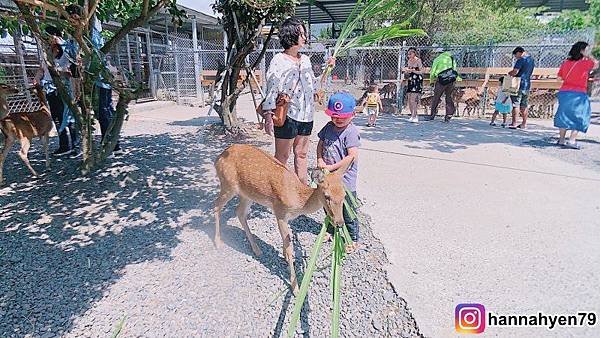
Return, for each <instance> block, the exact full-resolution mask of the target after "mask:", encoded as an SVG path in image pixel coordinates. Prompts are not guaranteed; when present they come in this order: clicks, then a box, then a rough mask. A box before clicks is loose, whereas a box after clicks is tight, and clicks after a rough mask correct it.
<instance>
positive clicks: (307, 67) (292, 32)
mask: <svg viewBox="0 0 600 338" xmlns="http://www.w3.org/2000/svg"><path fill="white" fill-rule="evenodd" d="M306 34H307V33H306V27H305V26H304V23H303V22H302V21H300V20H299V19H297V18H289V19H287V20H285V21H284V22H283V24H282V25H281V28H280V29H279V42H280V43H281V46H282V47H283V49H284V51H283V52H282V53H278V54H276V55H275V56H273V59H272V60H271V64H270V65H269V70H268V71H267V93H266V97H265V101H264V102H263V106H262V107H263V112H264V113H265V117H266V123H267V124H272V117H273V116H272V115H273V111H274V110H275V107H276V100H277V95H279V93H285V94H287V95H289V97H290V98H291V100H290V102H289V106H288V107H289V108H288V112H287V116H286V119H285V123H284V124H283V126H281V127H274V134H275V158H277V159H278V160H279V161H280V162H281V163H283V164H287V161H288V158H289V156H290V152H291V151H292V149H293V151H294V168H295V171H296V175H298V178H300V180H301V181H302V182H304V183H308V173H307V159H306V155H307V152H308V145H309V143H310V134H311V133H312V129H313V116H314V113H315V98H316V96H317V95H318V93H317V87H318V85H319V81H318V80H317V78H316V77H315V74H314V72H313V69H312V64H311V62H310V58H309V57H308V56H307V55H304V54H300V53H299V50H300V48H302V47H303V46H304V45H305V44H306V42H307V41H308V39H307V37H306ZM334 63H335V61H334V59H333V58H330V59H329V61H328V64H330V65H334Z"/></svg>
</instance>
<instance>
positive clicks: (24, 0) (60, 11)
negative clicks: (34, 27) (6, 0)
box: [13, 0, 70, 18]
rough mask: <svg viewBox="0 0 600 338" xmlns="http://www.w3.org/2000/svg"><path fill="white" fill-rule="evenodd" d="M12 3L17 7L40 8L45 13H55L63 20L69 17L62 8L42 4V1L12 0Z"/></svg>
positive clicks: (45, 3)
mask: <svg viewBox="0 0 600 338" xmlns="http://www.w3.org/2000/svg"><path fill="white" fill-rule="evenodd" d="M13 1H14V2H15V4H17V6H18V5H19V4H21V5H30V6H35V7H41V8H43V9H45V10H47V11H51V12H56V13H58V14H60V15H62V16H64V17H65V18H69V17H70V15H69V13H67V11H66V10H65V9H64V8H61V7H57V6H54V5H52V4H49V3H47V2H44V1H40V0H13Z"/></svg>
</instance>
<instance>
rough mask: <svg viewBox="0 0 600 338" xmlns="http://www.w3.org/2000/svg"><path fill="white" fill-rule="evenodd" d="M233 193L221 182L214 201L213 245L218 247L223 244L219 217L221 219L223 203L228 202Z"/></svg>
mask: <svg viewBox="0 0 600 338" xmlns="http://www.w3.org/2000/svg"><path fill="white" fill-rule="evenodd" d="M234 195H235V193H234V192H233V191H231V190H230V189H228V187H227V189H226V187H224V186H223V185H222V184H221V192H220V193H219V197H217V200H216V201H215V209H214V212H215V246H216V247H217V249H218V248H220V247H222V246H223V241H222V240H221V224H220V219H221V210H222V209H223V207H224V206H225V204H227V202H229V201H230V200H231V199H232V198H233V196H234Z"/></svg>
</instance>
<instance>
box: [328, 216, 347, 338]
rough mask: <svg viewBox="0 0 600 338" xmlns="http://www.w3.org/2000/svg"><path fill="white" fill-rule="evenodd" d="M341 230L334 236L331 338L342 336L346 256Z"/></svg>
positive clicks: (336, 230) (335, 232)
mask: <svg viewBox="0 0 600 338" xmlns="http://www.w3.org/2000/svg"><path fill="white" fill-rule="evenodd" d="M340 232H341V229H340V228H339V227H336V228H335V230H334V234H333V258H332V259H333V260H332V262H331V281H332V284H331V291H332V293H333V315H332V318H331V337H333V338H337V337H339V336H340V311H341V299H340V295H341V290H342V258H343V256H344V254H345V251H344V243H343V242H344V241H343V240H342V236H340Z"/></svg>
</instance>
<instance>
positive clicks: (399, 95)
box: [396, 41, 406, 115]
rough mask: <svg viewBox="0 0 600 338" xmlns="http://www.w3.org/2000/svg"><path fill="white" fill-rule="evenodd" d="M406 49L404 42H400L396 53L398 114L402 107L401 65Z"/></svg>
mask: <svg viewBox="0 0 600 338" xmlns="http://www.w3.org/2000/svg"><path fill="white" fill-rule="evenodd" d="M405 47H406V41H403V42H402V46H400V49H399V51H398V73H397V74H396V81H397V82H398V85H397V86H396V104H397V105H398V114H399V115H401V114H402V107H403V106H404V88H403V86H402V65H404V48H405Z"/></svg>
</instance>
